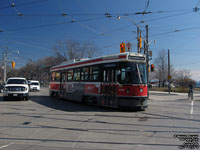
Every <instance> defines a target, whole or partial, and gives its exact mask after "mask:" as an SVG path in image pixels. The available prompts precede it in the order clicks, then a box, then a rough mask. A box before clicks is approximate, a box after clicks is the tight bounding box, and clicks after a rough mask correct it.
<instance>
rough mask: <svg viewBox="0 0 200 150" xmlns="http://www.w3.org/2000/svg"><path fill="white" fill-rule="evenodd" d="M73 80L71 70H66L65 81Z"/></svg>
mask: <svg viewBox="0 0 200 150" xmlns="http://www.w3.org/2000/svg"><path fill="white" fill-rule="evenodd" d="M72 80H73V70H68V72H67V81H72Z"/></svg>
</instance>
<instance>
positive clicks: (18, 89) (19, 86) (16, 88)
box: [3, 77, 29, 100]
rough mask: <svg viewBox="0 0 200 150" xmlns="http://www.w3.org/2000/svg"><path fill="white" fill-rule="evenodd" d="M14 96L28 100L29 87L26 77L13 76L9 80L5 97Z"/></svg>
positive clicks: (4, 93)
mask: <svg viewBox="0 0 200 150" xmlns="http://www.w3.org/2000/svg"><path fill="white" fill-rule="evenodd" d="M13 98H15V99H16V98H17V99H23V100H28V98H29V87H28V83H27V80H26V79H25V78H21V77H13V78H9V79H8V80H7V82H6V84H5V86H4V90H3V99H4V100H8V99H13Z"/></svg>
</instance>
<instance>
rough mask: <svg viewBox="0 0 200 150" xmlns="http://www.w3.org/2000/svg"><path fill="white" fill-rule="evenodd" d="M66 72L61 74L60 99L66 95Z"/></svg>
mask: <svg viewBox="0 0 200 150" xmlns="http://www.w3.org/2000/svg"><path fill="white" fill-rule="evenodd" d="M66 80H67V78H66V72H63V73H61V79H60V97H62V98H64V97H65V93H66Z"/></svg>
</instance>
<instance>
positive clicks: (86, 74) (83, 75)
mask: <svg viewBox="0 0 200 150" xmlns="http://www.w3.org/2000/svg"><path fill="white" fill-rule="evenodd" d="M87 80H89V67H84V68H82V69H81V81H87Z"/></svg>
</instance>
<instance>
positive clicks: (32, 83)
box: [29, 80, 40, 91]
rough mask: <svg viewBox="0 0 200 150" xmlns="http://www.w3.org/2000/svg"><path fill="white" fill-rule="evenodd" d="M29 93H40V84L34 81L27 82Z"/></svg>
mask: <svg viewBox="0 0 200 150" xmlns="http://www.w3.org/2000/svg"><path fill="white" fill-rule="evenodd" d="M29 88H30V91H40V82H39V81H35V80H29Z"/></svg>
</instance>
